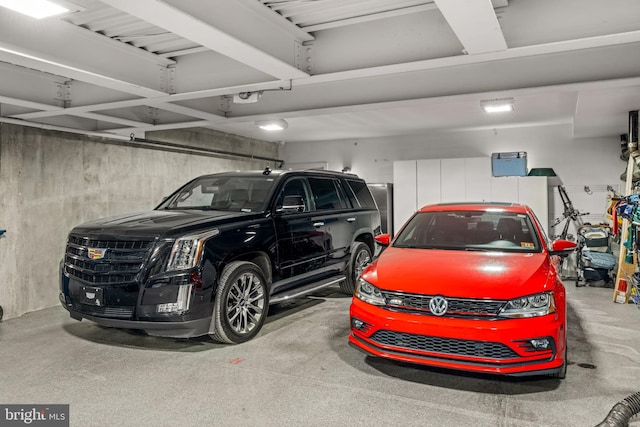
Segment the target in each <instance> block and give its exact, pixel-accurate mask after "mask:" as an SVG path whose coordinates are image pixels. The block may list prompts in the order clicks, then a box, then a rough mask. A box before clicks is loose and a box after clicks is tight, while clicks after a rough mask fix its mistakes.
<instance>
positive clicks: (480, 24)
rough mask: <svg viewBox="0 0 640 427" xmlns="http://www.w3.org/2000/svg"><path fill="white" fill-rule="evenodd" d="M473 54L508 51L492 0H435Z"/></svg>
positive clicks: (459, 38) (464, 44)
mask: <svg viewBox="0 0 640 427" xmlns="http://www.w3.org/2000/svg"><path fill="white" fill-rule="evenodd" d="M435 3H436V5H437V6H438V9H440V12H442V15H444V18H445V19H446V20H447V22H448V23H449V26H450V27H451V29H452V30H453V32H454V33H455V34H456V36H457V37H458V40H460V43H462V46H464V50H465V52H466V53H468V54H469V55H475V54H479V53H487V52H498V51H503V50H507V42H506V41H505V39H504V35H503V34H502V30H501V29H500V24H499V23H498V18H497V17H496V13H495V12H494V10H493V4H492V3H491V0H435Z"/></svg>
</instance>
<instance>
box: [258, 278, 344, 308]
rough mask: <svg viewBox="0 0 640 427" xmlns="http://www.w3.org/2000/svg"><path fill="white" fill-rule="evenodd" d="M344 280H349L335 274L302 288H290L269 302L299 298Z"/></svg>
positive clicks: (274, 302) (274, 296)
mask: <svg viewBox="0 0 640 427" xmlns="http://www.w3.org/2000/svg"><path fill="white" fill-rule="evenodd" d="M343 280H347V276H333V277H330V278H328V279H325V280H321V281H319V282H314V283H310V284H308V285H306V286H302V287H300V288H295V289H290V290H289V291H286V292H280V293H277V294H275V295H273V296H272V297H271V298H270V299H269V304H276V303H279V302H284V301H289V300H291V299H294V298H298V297H301V296H304V295H306V294H309V293H311V292H313V291H317V290H318V289H322V288H326V287H327V286H331V285H335V284H336V283H340V282H342V281H343Z"/></svg>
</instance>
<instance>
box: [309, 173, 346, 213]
mask: <svg viewBox="0 0 640 427" xmlns="http://www.w3.org/2000/svg"><path fill="white" fill-rule="evenodd" d="M309 185H311V192H312V193H313V198H314V201H315V204H316V209H317V210H328V209H344V208H346V207H347V203H346V201H345V200H344V198H343V197H341V196H340V191H339V189H338V185H339V183H338V182H337V181H336V180H334V179H327V178H311V177H310V178H309Z"/></svg>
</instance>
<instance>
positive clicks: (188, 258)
mask: <svg viewBox="0 0 640 427" xmlns="http://www.w3.org/2000/svg"><path fill="white" fill-rule="evenodd" d="M218 234H220V231H219V230H218V229H217V228H214V229H213V230H208V231H205V232H202V233H197V234H189V235H187V236H182V237H180V238H178V239H177V240H176V241H175V242H174V243H173V247H172V248H171V255H169V262H168V263H167V271H177V270H188V269H190V268H193V267H195V266H196V265H197V264H198V261H200V257H201V256H202V248H203V246H204V242H205V241H206V240H207V239H209V238H211V237H214V236H217V235H218Z"/></svg>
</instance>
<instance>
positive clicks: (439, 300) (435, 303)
mask: <svg viewBox="0 0 640 427" xmlns="http://www.w3.org/2000/svg"><path fill="white" fill-rule="evenodd" d="M447 308H449V303H448V302H447V300H446V299H445V298H444V297H441V296H437V297H433V298H431V301H429V310H431V312H432V313H433V314H435V315H436V316H442V315H443V314H445V313H446V312H447Z"/></svg>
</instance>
